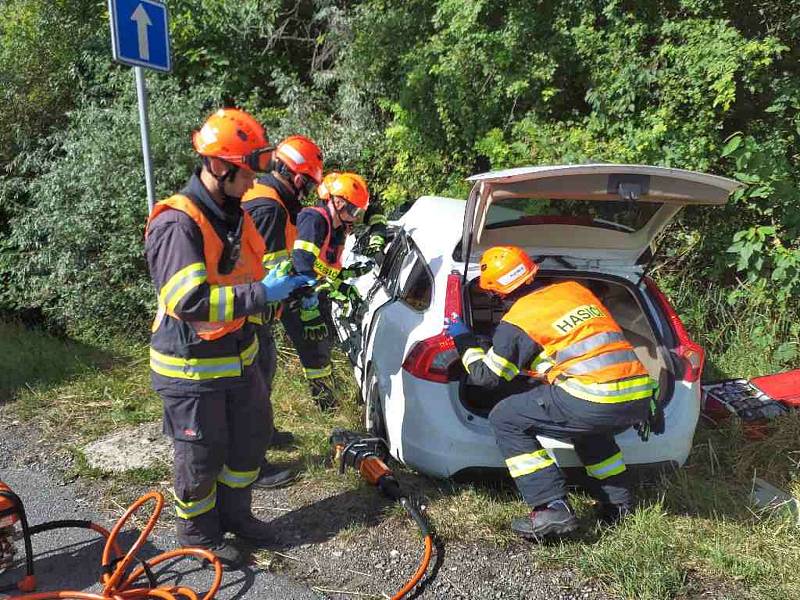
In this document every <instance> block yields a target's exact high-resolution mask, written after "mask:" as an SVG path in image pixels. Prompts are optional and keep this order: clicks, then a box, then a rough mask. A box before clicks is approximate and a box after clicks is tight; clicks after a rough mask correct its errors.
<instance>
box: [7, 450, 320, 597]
mask: <svg viewBox="0 0 800 600" xmlns="http://www.w3.org/2000/svg"><path fill="white" fill-rule="evenodd" d="M4 445H5V444H2V443H1V442H0V452H3V451H4V450H6V448H4V447H3V446H4ZM6 457H8V455H6ZM2 463H6V464H2ZM2 463H0V480H2V481H5V482H6V483H8V484H9V485H10V486H11V488H12V489H13V490H14V491H15V492H16V493H17V494H18V495H19V496H20V498H22V500H23V502H24V504H25V510H26V511H27V514H28V520H29V522H30V523H31V525H34V524H37V523H41V522H43V521H49V520H54V519H91V520H93V521H95V522H97V523H99V524H103V525H104V526H107V527H108V528H109V529H110V528H111V526H112V524H113V523H111V521H112V519H111V518H109V517H108V516H102V515H100V514H99V513H98V511H97V510H96V509H95V508H94V506H93V502H92V500H91V499H90V498H86V497H82V496H81V492H80V490H79V489H78V487H77V486H76V485H75V484H63V483H61V482H60V480H59V478H58V476H57V475H54V474H52V473H50V472H48V471H47V470H37V469H35V468H32V467H29V466H9V465H8V463H7V461H2ZM162 519H164V520H165V521H166V522H168V519H170V516H169V515H168V514H167V510H166V509H165V511H164V513H162ZM137 534H138V532H135V533H134V532H133V531H132V530H128V531H127V532H126V535H125V536H124V537H122V539H121V540H120V542H121V544H122V547H123V551H124V550H125V548H126V547H128V546H129V545H130V544H131V543H132V542H133V541H134V540H135V536H136V535H137ZM175 547H176V544H175V539H174V537H173V536H172V534H171V528H168V527H163V528H160V529H159V530H158V531H157V532H154V534H153V535H152V536H151V537H150V539H149V541H148V543H147V544H146V545H145V547H144V548H143V549H142V552H141V553H140V556H141V557H142V558H147V557H150V556H154V555H156V554H159V553H161V552H163V551H164V550H168V549H171V548H175ZM33 548H34V553H35V555H36V562H35V569H36V577H37V581H38V591H47V590H65V589H66V590H80V591H94V592H97V591H99V590H100V586H99V584H97V580H98V576H99V569H100V555H101V552H102V549H103V541H102V540H101V539H99V538H98V536H97V535H96V534H94V533H93V532H91V531H85V530H81V529H60V530H55V531H48V532H44V533H41V534H39V535H36V536H35V537H34V539H33ZM20 551H21V549H20ZM162 566H163V568H161V569H158V570H157V575H158V582H159V584H161V583H168V582H180V583H181V585H188V586H190V587H192V588H194V589H195V590H198V591H201V590H206V589H208V586H209V585H210V583H211V579H212V574H213V571H212V570H211V569H208V568H202V567H201V566H200V565H199V563H198V562H196V561H194V560H193V559H185V560H181V561H173V562H168V563H166V564H165V565H162ZM16 573H21V571H17V572H16ZM14 575H15V573H14V572H9V573H5V574H3V575H0V585H4V584H6V583H9V582H11V581H12V580H13V579H14ZM3 597H7V596H3V595H2V594H0V598H3ZM217 598H220V599H223V600H224V599H228V598H243V599H247V598H253V599H255V598H258V599H263V600H270V599H275V600H306V599H319V598H324V596H321V595H319V594H317V593H315V592H314V591H313V590H311V589H310V588H308V587H306V586H303V585H301V584H299V583H297V582H295V581H293V580H291V579H290V578H288V577H286V576H284V575H280V574H273V573H269V572H267V571H263V570H261V569H258V568H256V567H252V568H248V569H245V570H243V571H233V572H226V573H225V575H224V577H223V582H222V588H221V589H220V592H219V593H218V595H217Z"/></svg>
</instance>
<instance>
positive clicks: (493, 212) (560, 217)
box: [485, 198, 662, 233]
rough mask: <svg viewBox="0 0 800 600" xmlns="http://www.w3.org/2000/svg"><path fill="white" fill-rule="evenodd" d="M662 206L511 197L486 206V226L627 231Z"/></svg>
mask: <svg viewBox="0 0 800 600" xmlns="http://www.w3.org/2000/svg"><path fill="white" fill-rule="evenodd" d="M661 206H662V204H661V203H660V202H635V201H634V202H625V201H621V200H546V199H540V198H536V199H531V198H512V199H509V200H503V201H501V202H495V203H493V204H491V205H490V206H489V212H488V213H487V215H486V225H485V228H486V229H499V228H501V227H514V226H517V225H556V224H561V225H583V226H586V227H600V228H604V229H613V230H615V231H624V232H629V233H630V232H634V231H638V230H639V229H641V228H642V227H644V226H645V225H646V224H647V223H648V221H650V219H651V218H652V216H653V215H654V214H655V213H656V211H657V210H658V209H659V208H661Z"/></svg>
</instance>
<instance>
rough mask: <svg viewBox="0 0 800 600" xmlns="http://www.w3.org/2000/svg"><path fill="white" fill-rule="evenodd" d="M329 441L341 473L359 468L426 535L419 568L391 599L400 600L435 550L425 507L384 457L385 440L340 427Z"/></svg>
mask: <svg viewBox="0 0 800 600" xmlns="http://www.w3.org/2000/svg"><path fill="white" fill-rule="evenodd" d="M330 442H331V451H332V453H333V459H334V462H336V463H338V465H339V473H340V474H344V472H345V469H346V468H348V467H349V468H352V469H354V470H356V471H358V472H359V474H360V475H361V477H362V478H363V479H364V480H366V481H367V482H368V483H370V484H372V485H374V486H375V487H377V488H378V489H379V490H380V491H381V492H383V493H384V494H385V495H386V496H387V497H389V498H391V499H392V500H395V501H396V502H398V503H399V504H400V506H402V507H403V508H404V509H405V510H406V512H407V513H408V515H409V516H410V517H411V518H412V519H413V520H414V522H415V523H416V524H417V527H419V530H420V533H421V534H422V536H423V538H424V542H425V551H424V554H423V556H422V561H421V562H420V565H419V568H418V569H417V571H416V572H415V573H414V575H413V576H412V577H411V579H409V580H408V582H406V584H405V585H404V586H403V587H402V588H401V589H400V590H399V591H398V592H397V593H395V595H394V596H392V600H401V599H402V598H405V597H406V594H408V593H409V592H410V591H411V590H413V589H414V587H415V586H416V585H417V584H418V583H419V582H420V580H421V579H422V577H423V576H424V575H425V572H426V571H427V570H428V565H429V564H430V561H431V554H432V552H433V534H432V532H431V528H430V526H429V524H428V522H427V520H426V519H425V516H424V515H423V514H422V510H421V509H420V508H419V507H418V506H417V505H416V504H415V503H414V502H413V501H412V500H411V499H410V498H409V497H408V495H407V494H406V493H405V492H404V491H403V489H402V488H401V487H400V484H399V483H398V482H397V479H396V478H395V476H394V474H393V473H392V471H391V469H389V467H388V466H386V463H385V462H384V461H383V457H385V456H386V455H387V454H388V453H387V451H386V442H385V440H383V439H382V438H369V437H364V436H363V435H361V434H359V433H357V432H354V431H348V430H346V429H338V428H337V429H334V430H333V431H332V432H331V437H330Z"/></svg>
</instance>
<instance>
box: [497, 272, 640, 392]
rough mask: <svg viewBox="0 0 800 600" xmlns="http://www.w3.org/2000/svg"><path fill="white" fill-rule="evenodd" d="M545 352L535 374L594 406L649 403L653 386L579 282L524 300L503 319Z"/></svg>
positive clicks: (534, 367) (616, 329)
mask: <svg viewBox="0 0 800 600" xmlns="http://www.w3.org/2000/svg"><path fill="white" fill-rule="evenodd" d="M503 320H504V321H507V322H508V323H511V324H512V325H515V326H517V327H519V328H520V329H522V330H523V331H524V332H525V333H527V334H528V335H529V336H530V337H531V338H532V339H533V340H534V341H535V342H536V343H537V344H539V345H540V346H541V347H542V348H543V351H542V352H541V354H540V355H539V356H538V357H537V358H536V360H535V361H534V363H533V364H532V365H531V371H535V372H537V373H544V377H545V379H546V380H547V382H548V383H550V384H553V385H557V386H559V387H561V388H562V389H564V391H566V392H568V393H569V394H571V395H573V396H576V397H578V398H582V399H584V400H589V401H592V402H602V403H614V402H626V401H629V400H639V399H642V398H649V397H650V396H651V395H652V394H653V391H654V389H655V382H654V381H653V380H652V379H651V378H650V375H649V374H648V372H647V369H645V367H644V365H643V364H642V363H641V362H640V361H639V359H638V358H637V357H636V354H635V353H634V351H633V347H632V346H631V344H630V343H629V342H628V341H627V340H626V339H625V337H624V335H623V334H622V330H621V329H620V327H619V325H617V323H616V321H614V319H613V318H612V317H611V313H610V312H609V310H608V309H607V308H606V307H605V306H603V304H602V302H600V300H599V299H598V298H597V297H596V296H595V295H594V294H593V293H592V292H590V291H589V290H588V289H586V288H585V287H583V286H582V285H580V284H579V283H577V282H574V281H566V282H563V283H556V284H553V285H548V286H547V287H544V288H542V289H539V290H536V291H534V292H532V293H530V294H528V295H527V296H525V297H523V298H520V299H519V300H518V301H517V302H515V303H514V305H513V306H512V307H511V310H509V311H508V313H506V315H505V316H504V317H503Z"/></svg>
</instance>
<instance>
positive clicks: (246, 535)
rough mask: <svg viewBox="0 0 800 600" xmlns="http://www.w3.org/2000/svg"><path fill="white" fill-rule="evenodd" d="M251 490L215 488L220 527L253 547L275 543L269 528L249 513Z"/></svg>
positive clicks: (223, 486)
mask: <svg viewBox="0 0 800 600" xmlns="http://www.w3.org/2000/svg"><path fill="white" fill-rule="evenodd" d="M252 497H253V490H252V489H251V488H250V487H246V488H230V487H228V486H226V485H220V486H219V487H218V488H217V505H218V506H219V508H220V526H221V527H222V530H223V531H228V532H230V533H232V534H233V535H235V536H236V537H237V538H239V539H242V540H244V541H246V542H250V543H251V544H253V545H254V546H268V545H270V544H272V543H274V541H275V536H274V535H273V533H272V531H271V527H270V526H269V525H268V524H267V523H265V522H264V521H261V520H260V519H257V518H256V517H254V516H253V513H252V512H250V508H251V504H252Z"/></svg>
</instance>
